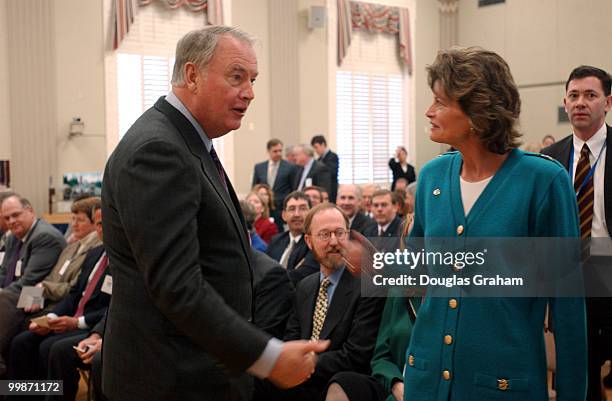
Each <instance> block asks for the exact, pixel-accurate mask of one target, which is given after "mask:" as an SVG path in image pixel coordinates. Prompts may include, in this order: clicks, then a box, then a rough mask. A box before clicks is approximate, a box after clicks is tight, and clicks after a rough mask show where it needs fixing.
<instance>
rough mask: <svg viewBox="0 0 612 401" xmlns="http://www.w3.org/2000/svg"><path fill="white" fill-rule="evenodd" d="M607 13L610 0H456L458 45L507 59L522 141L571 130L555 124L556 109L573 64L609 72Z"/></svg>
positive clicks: (611, 31)
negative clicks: (486, 1) (490, 1)
mask: <svg viewBox="0 0 612 401" xmlns="http://www.w3.org/2000/svg"><path fill="white" fill-rule="evenodd" d="M610 15H612V1H610V0H589V1H575V0H539V1H532V0H507V1H506V3H504V4H499V5H493V6H488V7H482V8H478V7H477V2H476V1H474V0H460V2H459V43H460V45H462V46H471V45H479V46H482V47H485V48H488V49H490V50H494V51H496V52H498V53H499V54H500V55H501V56H503V57H504V58H505V59H506V61H508V64H509V65H510V68H511V70H512V73H513V75H514V78H515V80H516V83H517V85H518V86H519V89H520V92H521V99H522V101H523V108H522V113H521V129H522V131H523V133H524V142H525V143H528V142H539V141H540V140H541V138H542V137H543V136H544V135H546V134H552V135H554V136H555V137H557V139H560V138H562V137H564V136H566V135H568V134H569V133H570V132H571V128H570V126H569V124H568V123H561V124H559V123H557V108H558V107H559V106H562V105H563V101H562V98H563V93H564V85H565V80H566V79H567V76H568V75H569V73H570V72H571V70H572V69H573V68H574V67H576V66H578V65H580V64H590V65H594V66H597V67H600V68H603V69H605V70H607V71H612V40H611V39H610V38H612V24H610ZM610 121H612V119H611V117H610V116H608V122H610Z"/></svg>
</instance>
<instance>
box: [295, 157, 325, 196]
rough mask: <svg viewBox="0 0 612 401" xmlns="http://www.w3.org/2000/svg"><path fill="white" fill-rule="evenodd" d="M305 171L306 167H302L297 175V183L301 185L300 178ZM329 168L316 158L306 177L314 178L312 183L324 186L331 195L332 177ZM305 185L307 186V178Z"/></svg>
mask: <svg viewBox="0 0 612 401" xmlns="http://www.w3.org/2000/svg"><path fill="white" fill-rule="evenodd" d="M303 171H304V167H300V169H299V172H298V175H297V183H298V186H299V183H300V180H301V179H302V173H303ZM331 174H332V173H331V172H330V171H329V168H327V166H326V165H325V164H323V163H322V162H320V161H317V160H315V161H314V163H312V166H311V167H310V171H308V175H307V176H306V179H308V178H311V179H312V185H316V186H318V187H321V188H324V189H325V190H326V191H327V192H328V193H329V194H330V196H331V189H332V177H331ZM304 187H306V180H304Z"/></svg>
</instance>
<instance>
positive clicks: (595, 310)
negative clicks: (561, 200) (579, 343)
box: [542, 65, 612, 401]
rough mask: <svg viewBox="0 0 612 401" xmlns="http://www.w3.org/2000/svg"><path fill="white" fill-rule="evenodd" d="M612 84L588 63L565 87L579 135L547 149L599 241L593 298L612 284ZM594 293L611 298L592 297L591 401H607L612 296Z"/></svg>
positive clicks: (585, 234) (589, 276)
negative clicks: (598, 286) (604, 245)
mask: <svg viewBox="0 0 612 401" xmlns="http://www.w3.org/2000/svg"><path fill="white" fill-rule="evenodd" d="M611 83H612V79H611V78H610V74H608V73H607V72H606V71H604V70H601V69H599V68H596V67H591V66H584V65H583V66H580V67H577V68H575V69H574V70H573V71H572V72H571V74H570V76H569V78H568V80H567V82H566V84H565V97H564V98H563V104H564V105H565V111H566V112H567V114H568V116H569V120H570V123H571V125H572V130H573V133H572V135H569V136H567V137H566V138H564V139H562V140H560V141H559V142H557V143H555V144H553V145H551V146H549V147H547V148H545V149H543V150H542V153H544V154H547V155H550V156H552V157H554V158H555V159H557V160H558V161H559V162H561V163H562V164H563V165H564V166H565V168H566V169H567V170H568V172H569V174H570V177H572V178H573V182H574V188H575V190H576V196H577V202H578V209H579V212H580V235H581V238H582V239H583V240H584V241H588V240H590V239H591V238H592V239H593V240H592V241H591V246H590V248H589V252H587V253H586V254H585V253H583V259H584V264H583V269H584V272H585V282H586V285H587V295H588V291H589V290H592V289H593V287H592V285H593V284H594V283H601V282H606V281H607V284H608V285H609V284H610V283H609V277H610V274H609V273H607V271H609V269H610V266H612V254H610V252H609V251H607V252H606V251H605V250H604V252H603V253H601V254H600V253H599V251H598V250H597V249H596V247H595V246H594V245H597V244H599V242H598V241H604V240H599V239H598V238H607V239H608V241H609V238H610V237H612V156H611V155H612V152H611V151H610V148H611V147H612V127H610V126H609V125H607V124H606V114H607V113H608V111H610V108H612V95H610V91H611ZM604 277H607V278H608V279H607V280H605V279H604ZM608 291H609V290H608ZM592 295H595V296H600V297H602V296H605V297H606V298H593V297H589V298H587V299H586V301H587V335H588V346H589V358H588V360H589V373H588V374H589V383H588V390H587V399H588V400H589V401H593V400H601V381H600V375H601V373H600V372H601V365H603V363H604V362H605V361H606V360H607V359H610V357H611V356H612V355H610V352H609V349H610V343H611V342H612V335H611V333H612V302H611V301H610V298H609V297H610V295H611V294H610V293H609V292H608V293H607V294H602V293H597V294H592ZM553 329H554V327H553ZM606 379H607V378H606ZM608 380H609V379H608ZM608 380H604V382H606V381H608ZM607 384H609V383H607Z"/></svg>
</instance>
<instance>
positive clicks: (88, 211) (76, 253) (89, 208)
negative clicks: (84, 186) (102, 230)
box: [38, 196, 102, 306]
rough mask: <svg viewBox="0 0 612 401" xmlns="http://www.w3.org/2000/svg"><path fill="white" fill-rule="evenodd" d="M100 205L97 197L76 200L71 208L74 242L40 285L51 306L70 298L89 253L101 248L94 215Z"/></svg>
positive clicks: (61, 255)
mask: <svg viewBox="0 0 612 401" xmlns="http://www.w3.org/2000/svg"><path fill="white" fill-rule="evenodd" d="M100 204H101V201H100V198H99V197H95V196H94V197H89V198H83V199H81V200H77V201H75V202H74V203H73V204H72V206H71V207H70V212H71V213H72V216H71V220H72V223H71V227H72V237H73V238H74V240H75V241H74V242H72V243H71V244H69V245H68V246H67V247H66V248H64V250H63V251H62V253H61V254H60V256H59V258H58V259H57V262H56V263H55V266H54V267H53V269H52V270H51V273H49V275H48V276H47V277H45V279H44V280H43V281H42V282H41V283H40V284H38V285H39V286H42V287H43V288H44V292H43V297H44V298H45V301H46V302H47V303H48V304H49V306H51V305H52V304H55V303H57V302H59V301H60V300H61V299H62V298H64V297H65V296H66V295H67V294H68V291H69V290H70V287H72V286H73V285H74V283H76V280H77V278H78V276H79V273H80V272H81V265H82V264H83V261H84V260H85V256H86V255H87V252H89V250H90V249H92V248H95V247H97V246H99V245H101V244H102V241H101V240H100V238H99V237H98V234H97V233H96V226H95V224H94V215H93V214H94V210H95V209H98V208H100Z"/></svg>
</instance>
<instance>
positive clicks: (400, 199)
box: [393, 189, 406, 220]
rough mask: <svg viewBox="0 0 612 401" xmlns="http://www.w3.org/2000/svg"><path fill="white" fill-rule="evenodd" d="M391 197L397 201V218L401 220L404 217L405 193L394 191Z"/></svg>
mask: <svg viewBox="0 0 612 401" xmlns="http://www.w3.org/2000/svg"><path fill="white" fill-rule="evenodd" d="M393 197H394V198H395V200H396V201H397V217H399V218H400V220H402V219H403V218H404V216H405V215H406V191H404V190H399V189H396V190H395V191H393Z"/></svg>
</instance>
